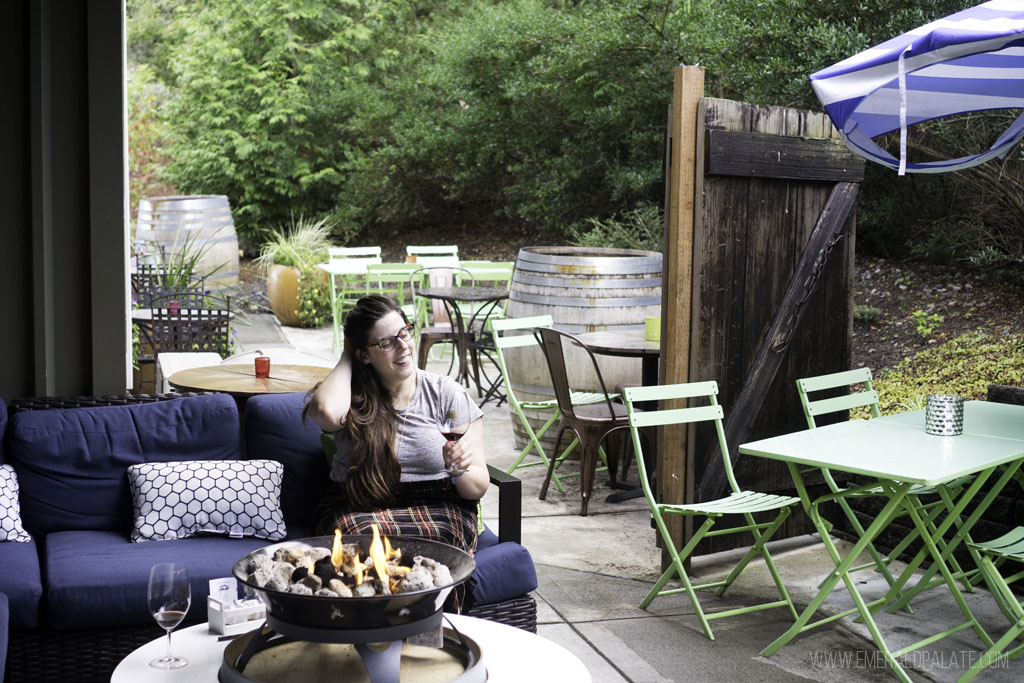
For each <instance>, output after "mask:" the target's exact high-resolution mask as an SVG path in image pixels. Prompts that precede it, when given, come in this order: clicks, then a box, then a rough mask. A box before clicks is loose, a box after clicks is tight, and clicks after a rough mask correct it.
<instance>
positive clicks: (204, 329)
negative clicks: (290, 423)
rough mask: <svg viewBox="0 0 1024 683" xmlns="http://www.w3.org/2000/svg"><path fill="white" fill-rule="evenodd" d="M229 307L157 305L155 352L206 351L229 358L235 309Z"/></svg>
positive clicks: (154, 330)
mask: <svg viewBox="0 0 1024 683" xmlns="http://www.w3.org/2000/svg"><path fill="white" fill-rule="evenodd" d="M227 299H228V304H227V306H228V308H226V309H223V308H180V309H177V310H175V309H171V308H156V309H153V325H152V328H151V331H150V334H151V335H152V344H153V351H154V355H159V354H161V353H165V352H170V351H173V352H179V353H180V352H186V353H187V352H191V351H203V352H210V351H212V352H214V353H218V354H220V357H221V358H226V357H227V356H228V355H230V353H231V342H230V334H231V329H230V328H231V324H230V323H231V310H230V297H227Z"/></svg>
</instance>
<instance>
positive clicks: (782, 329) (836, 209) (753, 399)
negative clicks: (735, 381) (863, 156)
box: [697, 183, 857, 501]
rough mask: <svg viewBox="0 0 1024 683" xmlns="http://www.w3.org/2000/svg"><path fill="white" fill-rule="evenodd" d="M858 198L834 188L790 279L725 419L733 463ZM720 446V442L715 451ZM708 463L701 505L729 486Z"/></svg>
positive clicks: (851, 186)
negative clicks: (737, 395)
mask: <svg viewBox="0 0 1024 683" xmlns="http://www.w3.org/2000/svg"><path fill="white" fill-rule="evenodd" d="M856 200H857V184H856V183H839V184H837V185H836V186H835V187H834V188H833V189H832V194H831V195H830V196H829V198H828V202H827V203H826V204H825V208H824V209H823V210H822V212H821V216H819V217H818V221H817V223H816V224H815V226H814V231H813V232H812V233H811V237H810V239H808V240H807V247H806V248H805V249H804V252H803V255H802V256H801V257H800V262H799V264H798V265H797V268H796V272H794V273H793V277H792V278H791V279H790V281H789V286H788V287H787V289H786V293H785V295H784V296H783V297H782V301H781V302H780V303H779V308H778V309H777V310H776V312H775V317H774V319H773V320H772V324H771V326H770V327H769V329H768V333H767V334H766V335H765V337H764V340H763V341H762V343H761V348H760V350H759V351H758V354H757V356H756V357H755V358H754V362H753V364H752V365H751V368H750V371H749V372H748V373H747V376H746V379H745V380H744V382H743V388H742V389H741V390H740V394H739V397H738V398H737V399H736V402H735V403H734V404H733V406H732V409H731V410H730V412H729V414H728V415H727V416H726V421H725V438H726V441H727V442H728V443H729V456H730V457H731V458H732V461H733V463H735V462H736V459H737V457H738V456H739V445H740V444H741V443H743V442H744V441H746V438H747V434H749V432H750V427H751V425H753V423H754V420H755V419H756V418H757V414H758V412H759V410H760V408H761V402H762V401H763V400H764V396H765V394H766V393H767V392H768V388H769V387H770V386H771V384H772V382H773V381H774V380H775V374H776V373H777V372H778V369H779V366H780V365H781V364H782V360H783V358H784V357H785V355H786V349H787V348H788V346H789V341H790V339H791V338H792V336H793V333H794V332H795V331H796V328H797V326H799V324H800V319H801V317H802V316H803V313H804V310H805V309H806V306H804V304H805V303H806V302H807V300H808V299H810V297H811V295H812V294H813V293H814V291H815V290H816V289H817V287H818V285H819V283H820V282H821V279H822V276H823V275H824V272H825V269H826V267H827V266H828V259H829V254H830V253H831V252H832V249H833V248H834V247H835V246H836V244H838V243H839V241H840V240H842V239H843V229H844V226H845V225H846V224H847V222H848V221H849V219H850V217H851V216H852V215H853V210H854V205H855V203H856ZM717 448H718V444H717V443H716V444H715V445H714V449H715V450H716V452H717ZM706 462H707V464H706V466H705V469H704V472H703V473H702V474H701V478H700V483H699V484H698V485H697V500H698V501H706V500H713V499H715V498H718V497H720V496H721V495H722V494H723V493H724V492H725V491H726V489H727V488H728V479H727V478H726V476H725V465H724V464H723V463H722V459H721V458H720V457H708V459H707V461H706Z"/></svg>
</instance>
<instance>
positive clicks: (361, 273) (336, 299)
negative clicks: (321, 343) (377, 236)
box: [320, 247, 381, 353]
mask: <svg viewBox="0 0 1024 683" xmlns="http://www.w3.org/2000/svg"><path fill="white" fill-rule="evenodd" d="M380 253H381V251H380V247H329V248H328V249H327V254H328V261H327V263H326V264H321V265H320V268H321V269H322V270H324V271H326V272H327V274H328V277H329V278H330V282H331V317H332V320H333V323H334V339H333V343H332V347H333V349H334V351H335V352H339V353H340V351H341V343H342V339H341V324H342V320H344V317H345V312H346V311H348V310H349V309H351V308H352V307H353V306H355V305H356V301H358V300H359V298H360V297H362V296H366V295H367V294H368V293H369V289H368V284H367V281H366V268H367V266H368V265H370V264H375V263H380V262H381V257H380ZM339 285H340V290H339V289H338V286H339Z"/></svg>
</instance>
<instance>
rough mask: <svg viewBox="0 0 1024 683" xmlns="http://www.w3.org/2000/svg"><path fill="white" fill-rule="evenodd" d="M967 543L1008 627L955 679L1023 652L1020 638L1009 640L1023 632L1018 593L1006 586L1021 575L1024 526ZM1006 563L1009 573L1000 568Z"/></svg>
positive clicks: (966, 678)
mask: <svg viewBox="0 0 1024 683" xmlns="http://www.w3.org/2000/svg"><path fill="white" fill-rule="evenodd" d="M968 545H969V546H970V547H971V549H972V550H974V551H975V552H977V553H979V557H980V562H981V563H980V567H981V574H982V576H984V578H985V582H986V583H987V584H988V587H989V590H991V591H992V597H993V598H995V601H996V604H998V605H999V608H1000V609H1001V610H1002V611H1003V614H1005V615H1006V618H1007V619H1009V621H1010V629H1009V630H1008V631H1007V632H1006V633H1005V634H1003V636H1002V637H1001V638H999V640H997V641H995V642H994V643H993V644H992V647H990V648H989V649H988V650H987V651H986V652H985V653H984V654H983V655H982V656H981V657H980V658H978V661H976V662H974V664H973V665H972V666H971V668H970V669H968V670H967V671H966V672H964V674H963V675H961V676H960V678H958V679H957V682H958V683H960V682H966V681H970V680H971V679H973V678H974V677H975V676H977V675H978V674H979V673H981V671H982V670H983V669H985V668H988V667H990V666H993V665H994V664H996V663H997V662H1000V661H1002V660H1004V659H1017V658H1018V657H1020V656H1021V654H1024V642H1021V643H1018V644H1017V645H1016V646H1014V645H1013V642H1014V641H1015V640H1017V638H1019V637H1020V636H1021V634H1024V603H1022V602H1021V596H1020V595H1017V594H1015V593H1014V592H1013V590H1012V589H1011V588H1010V584H1011V583H1013V582H1014V581H1019V580H1020V579H1022V578H1024V527H1021V526H1019V527H1016V528H1014V529H1011V530H1010V531H1009V532H1007V533H1005V534H1003V535H1002V536H1000V537H999V538H996V539H993V540H991V541H982V542H975V543H969V544H968ZM1007 563H1009V564H1010V566H1012V567H1013V570H1012V572H1013V573H1010V574H1007V575H1005V576H1004V575H1003V573H1002V569H1003V568H1004V567H1005V566H1006V565H1007Z"/></svg>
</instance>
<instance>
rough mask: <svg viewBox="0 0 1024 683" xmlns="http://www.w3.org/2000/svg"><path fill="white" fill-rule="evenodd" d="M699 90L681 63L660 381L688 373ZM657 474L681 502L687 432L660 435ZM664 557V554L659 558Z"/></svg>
mask: <svg viewBox="0 0 1024 683" xmlns="http://www.w3.org/2000/svg"><path fill="white" fill-rule="evenodd" d="M703 94H704V69H703V67H689V66H680V67H677V68H676V69H675V72H674V75H673V93H672V161H671V164H672V165H671V178H670V183H669V220H668V229H667V230H666V231H665V236H664V242H665V248H664V260H663V262H662V268H663V274H662V281H663V286H662V292H663V294H662V297H663V298H662V309H661V320H662V323H661V329H662V335H661V357H662V359H663V361H662V368H663V372H664V381H665V382H667V383H670V384H671V383H678V382H686V381H688V377H689V374H690V363H689V361H690V342H691V337H690V321H691V320H692V309H691V303H692V300H693V291H692V288H693V260H694V259H693V233H694V222H695V217H694V216H695V211H694V205H695V202H696V195H695V183H696V175H695V168H696V165H697V162H696V150H697V146H698V144H699V138H698V121H697V108H698V106H699V104H700V100H701V97H702V96H703ZM661 437H662V438H661V440H660V441H661V443H660V447H659V451H660V453H659V457H658V467H657V478H658V483H659V487H660V488H661V495H662V499H663V500H671V501H679V502H682V501H683V499H684V498H685V497H686V495H687V489H686V482H687V481H690V489H689V490H690V491H692V484H693V481H694V474H693V472H689V471H687V460H686V444H687V440H686V439H687V430H686V429H685V428H684V427H666V428H665V429H663V430H662V433H661ZM669 528H670V529H671V530H672V533H673V535H674V536H677V537H679V538H681V537H682V536H683V534H684V528H683V521H682V520H679V519H677V520H673V521H672V522H671V523H670V527H669ZM667 558H668V555H667V553H663V556H662V562H663V563H664V562H665V561H666V560H667Z"/></svg>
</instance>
